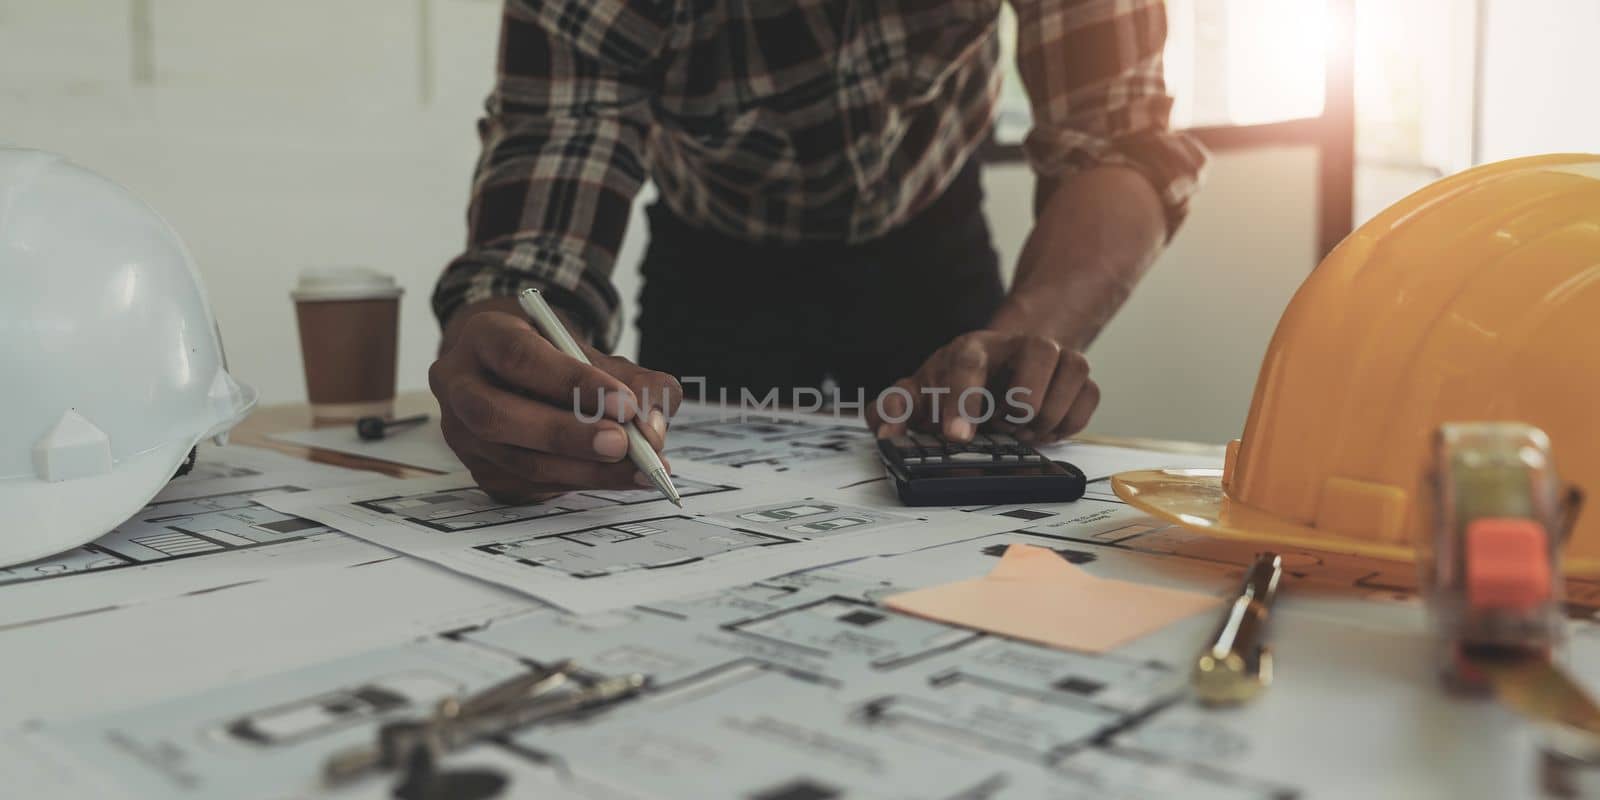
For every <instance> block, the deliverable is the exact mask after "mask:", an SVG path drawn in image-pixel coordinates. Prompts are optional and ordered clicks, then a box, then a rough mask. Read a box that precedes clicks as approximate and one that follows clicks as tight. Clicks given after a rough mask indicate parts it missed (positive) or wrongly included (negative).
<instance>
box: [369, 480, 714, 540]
mask: <svg viewBox="0 0 1600 800" xmlns="http://www.w3.org/2000/svg"><path fill="white" fill-rule="evenodd" d="M674 484H675V485H676V486H677V488H678V493H679V494H680V495H682V497H683V498H685V499H687V498H691V497H699V496H701V495H707V494H713V493H716V492H726V491H732V490H733V489H734V488H735V487H733V486H722V485H716V484H709V483H702V482H700V481H696V480H693V479H691V478H675V479H674ZM660 499H661V495H660V494H659V493H657V492H656V491H655V490H654V489H630V490H622V491H579V492H568V493H566V494H563V495H560V496H559V497H554V498H551V499H550V500H546V501H544V502H542V503H531V504H528V505H521V506H508V505H505V504H503V503H497V502H495V501H494V500H493V499H491V498H490V497H489V496H488V495H487V494H484V493H483V490H481V489H479V488H477V486H475V485H474V484H472V483H471V482H470V481H469V482H467V483H466V484H464V485H461V486H459V487H457V488H453V489H446V490H442V491H432V490H430V491H426V492H417V493H412V494H404V495H395V496H393V497H379V498H374V499H372V500H363V501H361V502H359V503H357V504H356V505H359V506H360V507H362V508H365V509H367V510H368V511H371V512H374V513H377V514H386V515H389V516H393V517H399V518H401V519H404V520H405V521H407V522H410V523H414V524H416V525H420V526H422V527H425V528H431V529H433V530H436V531H440V532H442V533H450V532H453V531H473V530H478V529H479V528H489V527H493V526H496V525H506V524H509V523H513V522H522V521H525V520H531V519H542V518H545V517H554V516H559V515H561V514H573V513H576V512H579V511H589V510H592V509H597V508H612V507H616V506H631V505H638V504H640V503H651V502H655V501H657V500H660Z"/></svg>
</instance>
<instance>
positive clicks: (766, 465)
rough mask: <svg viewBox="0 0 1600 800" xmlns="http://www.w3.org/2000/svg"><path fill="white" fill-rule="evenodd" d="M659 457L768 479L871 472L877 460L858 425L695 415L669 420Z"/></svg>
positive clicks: (867, 435) (865, 432)
mask: <svg viewBox="0 0 1600 800" xmlns="http://www.w3.org/2000/svg"><path fill="white" fill-rule="evenodd" d="M664 452H665V454H666V455H667V456H668V457H669V458H671V459H673V460H674V461H679V460H693V461H699V462H703V463H707V464H721V465H723V466H728V467H735V468H738V469H753V470H758V471H763V472H773V473H780V472H788V471H790V470H795V469H800V470H815V469H848V468H850V467H852V466H858V465H861V464H862V463H863V462H864V461H865V462H866V465H867V468H868V469H869V470H870V469H871V468H872V467H873V466H874V465H873V462H872V461H871V460H870V459H872V458H875V457H876V456H875V453H876V450H875V449H874V446H873V438H872V434H871V432H869V431H868V430H867V428H866V426H865V425H863V424H862V423H861V422H860V421H857V420H830V419H829V418H826V417H824V418H820V419H807V418H805V417H800V416H773V417H750V418H747V419H743V420H740V419H729V420H719V419H717V418H716V417H715V416H709V415H706V414H704V413H694V412H690V413H684V414H682V415H681V416H680V417H679V418H678V419H676V420H674V422H673V425H672V428H671V431H670V433H669V436H668V438H667V449H666V450H665V451H664Z"/></svg>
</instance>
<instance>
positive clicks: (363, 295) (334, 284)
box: [289, 267, 404, 301]
mask: <svg viewBox="0 0 1600 800" xmlns="http://www.w3.org/2000/svg"><path fill="white" fill-rule="evenodd" d="M403 291H404V290H402V289H401V288H400V286H399V285H398V284H396V283H395V280H394V276H393V275H389V274H387V273H383V272H379V271H378V270H375V269H371V268H369V267H311V268H309V269H305V270H301V272H300V282H299V283H298V284H297V285H296V286H295V288H294V291H292V292H290V293H289V296H290V297H292V298H294V299H295V300H297V301H316V300H387V299H389V298H392V297H399V296H400V295H401V293H402V292H403Z"/></svg>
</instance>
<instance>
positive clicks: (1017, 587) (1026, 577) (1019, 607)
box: [884, 544, 1217, 653]
mask: <svg viewBox="0 0 1600 800" xmlns="http://www.w3.org/2000/svg"><path fill="white" fill-rule="evenodd" d="M1216 604H1217V598H1215V597H1210V596H1208V595H1203V594H1196V593H1194V592H1185V591H1180V590H1177V589H1163V588H1160V587H1157V586H1146V585H1144V584H1141V583H1130V582H1128V581H1116V580H1109V579H1106V578H1097V577H1095V576H1093V575H1090V574H1089V573H1088V572H1086V571H1084V570H1083V569H1082V568H1080V567H1078V566H1077V565H1075V564H1070V563H1068V562H1067V560H1066V559H1064V558H1062V557H1061V556H1059V555H1057V554H1056V553H1055V552H1053V551H1051V550H1048V549H1046V548H1043V547H1034V546H1032V545H1025V544H1014V545H1011V546H1010V547H1008V548H1006V553H1005V555H1004V556H1002V557H1001V558H1000V563H999V564H997V565H995V568H994V569H993V570H992V571H990V573H989V574H988V575H986V576H984V577H982V578H973V579H971V580H964V581H956V582H954V583H946V584H943V585H941V586H930V587H928V588H926V589H917V590H915V591H910V592H903V593H901V594H897V595H893V596H891V597H889V598H887V599H885V600H884V605H886V606H888V607H889V608H892V609H894V610H896V611H903V612H905V613H907V614H915V615H917V616H919V617H927V618H929V619H935V620H938V621H940V622H947V623H950V624H952V625H960V626H962V627H965V628H976V629H977V630H981V631H987V632H989V633H997V634H1000V635H1002V636H1011V637H1014V638H1017V639H1026V640H1028V641H1030V642H1038V643H1039V644H1044V645H1049V646H1051V647H1060V648H1064V649H1067V650H1082V651H1085V652H1090V653H1103V652H1106V651H1107V650H1111V649H1114V648H1116V647H1118V646H1120V645H1122V644H1125V643H1127V642H1131V641H1133V640H1134V639H1137V638H1139V637H1140V636H1143V635H1145V634H1147V633H1150V632H1152V631H1156V630H1159V629H1161V628H1164V627H1166V626H1168V625H1170V624H1172V623H1174V622H1177V621H1178V620H1180V619H1183V618H1184V617H1187V616H1190V615H1193V614H1197V613H1199V612H1201V611H1204V610H1206V609H1208V608H1211V607H1213V606H1215V605H1216Z"/></svg>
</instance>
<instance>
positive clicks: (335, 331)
mask: <svg viewBox="0 0 1600 800" xmlns="http://www.w3.org/2000/svg"><path fill="white" fill-rule="evenodd" d="M401 293H402V290H401V288H400V287H399V286H398V285H397V284H396V283H395V280H394V277H393V276H391V275H386V274H384V273H382V272H379V271H377V270H374V269H368V268H366V267H317V268H312V269H307V270H305V271H303V272H301V273H300V281H299V283H298V284H297V285H296V286H295V288H294V291H292V292H290V293H289V296H290V297H291V298H293V299H294V304H295V316H296V317H297V318H298V320H299V323H300V357H301V361H302V363H303V364H304V365H305V374H306V394H307V395H308V396H309V399H310V400H311V416H312V417H313V418H314V419H315V420H316V421H319V422H346V421H350V420H355V419H359V418H361V417H365V416H382V417H389V416H392V415H393V413H394V393H395V362H396V358H397V354H398V349H399V347H398V345H399V340H400V295H401Z"/></svg>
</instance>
